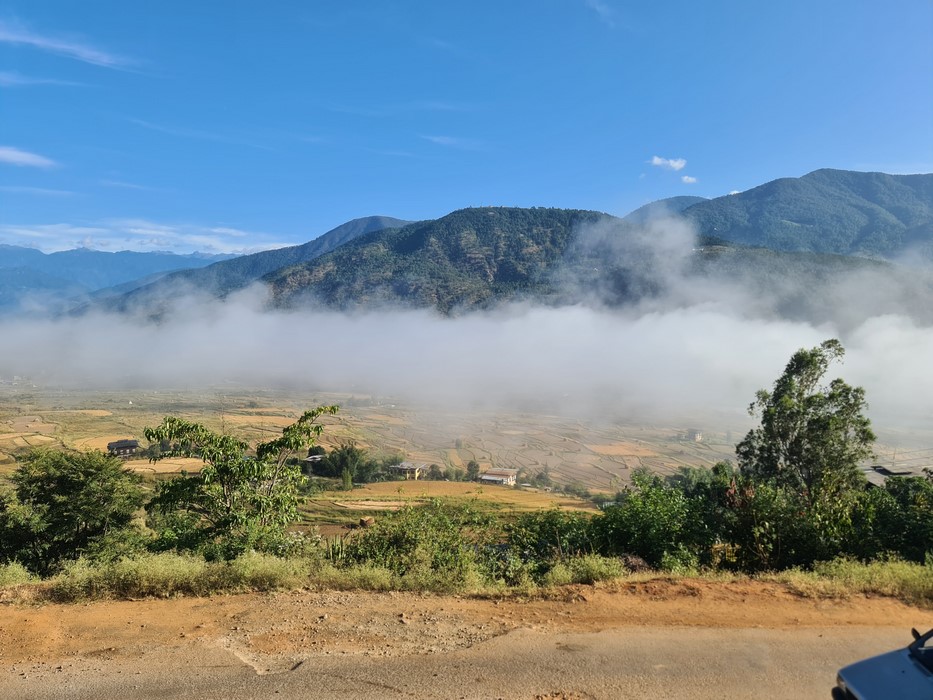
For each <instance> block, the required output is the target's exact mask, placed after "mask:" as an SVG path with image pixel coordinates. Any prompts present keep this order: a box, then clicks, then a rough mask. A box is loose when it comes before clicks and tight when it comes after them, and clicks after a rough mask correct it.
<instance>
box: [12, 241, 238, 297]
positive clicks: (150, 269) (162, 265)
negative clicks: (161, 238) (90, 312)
mask: <svg viewBox="0 0 933 700" xmlns="http://www.w3.org/2000/svg"><path fill="white" fill-rule="evenodd" d="M232 257H234V256H232V255H207V254H203V253H192V254H190V255H176V254H174V253H161V252H157V253H138V252H135V251H129V250H123V251H120V252H116V253H110V252H105V251H100V250H88V249H87V248H77V249H75V250H65V251H61V252H58V253H49V254H45V253H42V252H41V251H38V250H33V249H32V248H23V247H20V246H11V245H0V269H11V268H24V269H29V270H34V271H35V272H40V273H43V274H45V275H49V276H52V277H55V278H58V279H60V280H65V281H68V282H73V283H75V284H77V285H79V286H81V287H84V288H86V289H102V288H104V287H112V286H114V285H117V284H123V283H124V282H129V281H131V280H134V279H138V278H139V277H145V276H146V275H151V274H154V273H157V272H168V271H170V270H180V269H183V268H193V267H203V266H205V265H210V264H211V263H214V262H217V261H218V260H227V259H229V258H232Z"/></svg>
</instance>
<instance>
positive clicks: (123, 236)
mask: <svg viewBox="0 0 933 700" xmlns="http://www.w3.org/2000/svg"><path fill="white" fill-rule="evenodd" d="M0 240H3V242H4V243H9V244H10V245H23V246H28V247H31V248H38V249H39V250H41V251H43V252H45V253H54V252H56V251H59V250H71V249H73V248H81V247H83V248H92V249H95V250H136V251H142V252H145V251H171V252H173V253H182V254H184V253H194V252H202V253H238V254H239V253H255V252H257V251H260V250H270V249H273V248H283V247H285V246H289V245H294V242H289V241H282V240H280V239H279V238H278V237H276V236H273V235H271V234H268V233H264V232H257V231H246V230H244V229H239V228H234V227H230V226H223V225H213V226H210V225H202V224H188V223H180V224H178V223H169V224H166V223H161V222H158V221H150V220H148V219H133V218H129V219H107V220H104V221H95V222H91V223H81V224H68V223H58V224H34V225H0Z"/></svg>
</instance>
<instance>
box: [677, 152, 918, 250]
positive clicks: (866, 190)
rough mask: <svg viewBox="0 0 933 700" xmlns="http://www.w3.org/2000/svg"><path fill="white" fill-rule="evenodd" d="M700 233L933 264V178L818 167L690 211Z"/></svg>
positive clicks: (757, 243)
mask: <svg viewBox="0 0 933 700" xmlns="http://www.w3.org/2000/svg"><path fill="white" fill-rule="evenodd" d="M683 215H684V216H685V217H686V218H687V219H688V220H690V221H691V222H692V223H693V224H694V225H695V226H696V229H697V231H698V232H700V233H701V234H705V235H708V236H716V237H718V238H722V239H725V240H727V241H732V242H734V243H739V244H742V245H746V246H757V247H762V248H770V249H772V250H788V251H793V250H796V251H810V252H814V253H834V254H837V255H860V256H867V257H877V258H884V259H888V260H895V259H901V258H904V257H906V256H917V257H919V258H922V259H925V260H926V261H927V262H929V261H933V175H931V174H927V175H887V174H885V173H860V172H852V171H847V170H828V169H826V170H816V171H814V172H812V173H810V174H809V175H805V176H803V177H800V178H782V179H780V180H773V181H772V182H769V183H767V184H764V185H761V186H760V187H755V188H754V189H751V190H748V191H746V192H741V193H739V194H734V195H728V196H725V197H718V198H717V199H711V200H707V201H705V202H699V203H696V204H694V205H692V206H690V207H687V208H686V209H684V210H683Z"/></svg>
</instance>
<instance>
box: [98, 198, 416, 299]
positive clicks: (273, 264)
mask: <svg viewBox="0 0 933 700" xmlns="http://www.w3.org/2000/svg"><path fill="white" fill-rule="evenodd" d="M407 223H409V222H407V221H402V220H401V219H393V218H392V217H389V216H369V217H365V218H361V219H353V220H352V221H348V222H347V223H345V224H341V225H340V226H338V227H337V228H334V229H331V230H330V231H328V232H327V233H325V234H323V235H321V236H319V237H317V238H315V239H314V240H312V241H309V242H308V243H304V244H302V245H296V246H289V247H287V248H279V249H276V250H265V251H262V252H260V253H253V254H252V255H243V256H241V257H237V258H233V259H232V260H223V261H221V262H218V263H215V264H213V265H210V266H208V267H204V268H201V269H197V270H181V271H178V272H176V273H173V274H170V275H166V276H165V277H163V278H161V279H159V280H157V281H155V282H153V283H152V284H148V285H144V286H141V287H139V288H138V289H135V290H133V291H132V292H130V293H129V294H126V295H124V296H121V297H119V298H115V299H113V300H112V302H110V304H109V306H110V308H111V309H112V310H114V309H115V310H120V311H125V310H127V309H130V308H140V307H142V308H146V307H147V306H152V305H162V304H164V303H165V302H166V301H167V300H171V299H178V298H179V297H182V296H184V295H188V294H190V293H192V292H199V293H202V294H207V295H209V296H215V297H219V298H223V297H226V296H227V295H229V294H231V293H232V292H235V291H237V290H239V289H243V288H245V287H248V286H249V285H250V284H253V283H254V282H256V281H258V280H259V279H260V278H261V277H263V276H264V275H267V274H269V273H270V272H273V271H275V270H279V269H281V268H284V267H289V266H292V265H296V264H298V263H301V262H304V261H307V260H313V259H314V258H317V257H320V256H321V255H324V254H326V253H328V252H330V251H332V250H334V249H336V248H338V247H340V246H341V245H344V244H345V243H347V242H349V241H352V240H354V239H355V238H357V237H359V236H363V235H365V234H367V233H371V232H373V231H380V230H382V229H387V228H394V227H399V226H404V225H405V224H407Z"/></svg>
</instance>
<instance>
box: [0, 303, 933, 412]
mask: <svg viewBox="0 0 933 700" xmlns="http://www.w3.org/2000/svg"><path fill="white" fill-rule="evenodd" d="M829 337H839V338H840V339H841V340H842V342H843V344H844V345H845V346H846V348H847V355H846V358H845V362H844V364H843V365H841V366H839V367H835V368H833V371H834V372H835V373H837V374H838V375H839V376H843V377H844V378H845V379H846V380H847V381H849V382H850V383H854V384H859V385H862V386H864V387H865V389H866V391H867V396H868V400H869V403H870V416H871V417H872V419H873V420H874V422H875V423H876V425H878V427H879V428H884V427H889V428H899V429H910V428H911V427H913V426H916V427H918V428H919V427H923V428H927V427H928V426H929V425H930V419H931V417H933V372H931V371H930V370H929V365H928V363H929V359H930V358H931V357H933V328H930V327H924V326H921V325H918V324H917V323H916V322H914V321H912V320H910V319H908V318H906V317H903V316H878V317H873V318H870V319H868V320H866V321H864V322H863V323H861V324H859V325H857V326H855V327H854V328H848V329H845V330H844V331H840V329H839V328H836V327H834V326H832V325H831V324H823V325H814V324H809V323H803V322H790V321H781V320H774V319H770V320H764V319H753V318H748V317H744V316H741V315H738V314H735V313H731V312H730V311H729V310H728V309H725V308H722V307H721V306H717V305H714V304H703V305H698V306H693V307H680V308H671V309H666V310H659V309H655V310H642V311H640V312H635V311H633V310H629V311H627V312H620V311H611V310H599V309H594V308H589V307H584V306H573V307H563V308H542V307H535V306H525V305H511V306H508V307H506V308H503V309H500V310H498V311H495V312H489V313H482V314H479V313H474V314H469V315H464V316H461V317H459V318H456V319H448V318H440V317H438V316H436V315H435V314H433V313H431V312H428V311H400V310H392V311H388V310H387V311H382V312H369V313H360V314H354V315H346V314H339V313H334V312H323V311H313V312H312V311H293V312H282V311H269V310H268V309H267V308H266V307H265V306H264V304H263V298H262V295H261V294H260V293H258V292H257V290H255V289H254V290H251V291H249V292H246V293H242V294H240V295H237V296H235V297H233V298H230V299H228V300H227V301H226V302H223V303H221V302H216V301H206V300H200V302H199V303H189V304H187V305H186V306H185V307H184V308H183V309H179V310H176V311H175V313H173V314H172V315H171V316H169V317H166V318H163V320H162V321H161V322H160V323H152V322H144V321H141V320H138V319H133V318H131V317H128V316H117V315H109V314H92V315H87V316H84V317H81V318H62V319H58V320H43V321H37V320H33V321H27V320H18V321H5V322H3V323H2V324H0V378H3V379H9V378H10V377H11V376H12V375H20V376H24V377H29V378H31V379H32V380H33V381H34V382H36V383H41V384H53V383H54V384H58V385H62V386H69V387H72V386H86V387H89V388H101V389H104V388H116V387H139V388H155V389H158V388H169V387H185V386H187V387H197V386H209V385H212V384H217V383H220V382H224V381H234V382H236V383H237V384H240V385H244V386H255V387H270V388H272V387H302V388H305V387H306V388H308V389H314V390H320V391H335V392H342V391H355V392H365V393H374V394H379V395H389V396H396V397H399V398H400V399H402V400H407V401H411V402H427V403H429V404H434V405H446V406H452V407H457V408H462V409H469V408H471V407H482V408H484V409H502V410H510V409H512V410H514V409H516V408H521V407H523V406H527V405H529V404H534V405H536V406H541V407H547V408H548V409H549V410H553V411H555V412H558V411H559V412H563V413H568V414H572V415H579V416H580V417H594V418H595V417H603V418H605V417H607V416H608V417H612V416H617V417H624V418H627V419H643V420H646V421H656V422H665V423H668V424H670V420H671V419H673V418H678V419H681V418H686V417H692V418H693V420H694V421H697V422H700V423H701V424H702V421H703V418H704V416H707V417H709V416H721V415H732V416H736V417H738V416H741V415H742V414H743V412H744V410H745V408H746V407H747V406H748V404H749V403H750V402H751V401H752V399H753V398H754V392H755V391H756V390H757V389H759V388H762V387H770V385H771V384H772V382H773V381H774V380H775V379H776V378H777V376H778V375H779V374H780V372H781V371H782V370H783V367H784V365H785V364H786V362H787V360H788V358H789V357H790V355H791V353H793V352H794V351H795V350H796V349H798V348H800V347H811V346H814V345H816V344H818V343H819V342H820V341H822V340H824V339H826V338H829Z"/></svg>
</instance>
